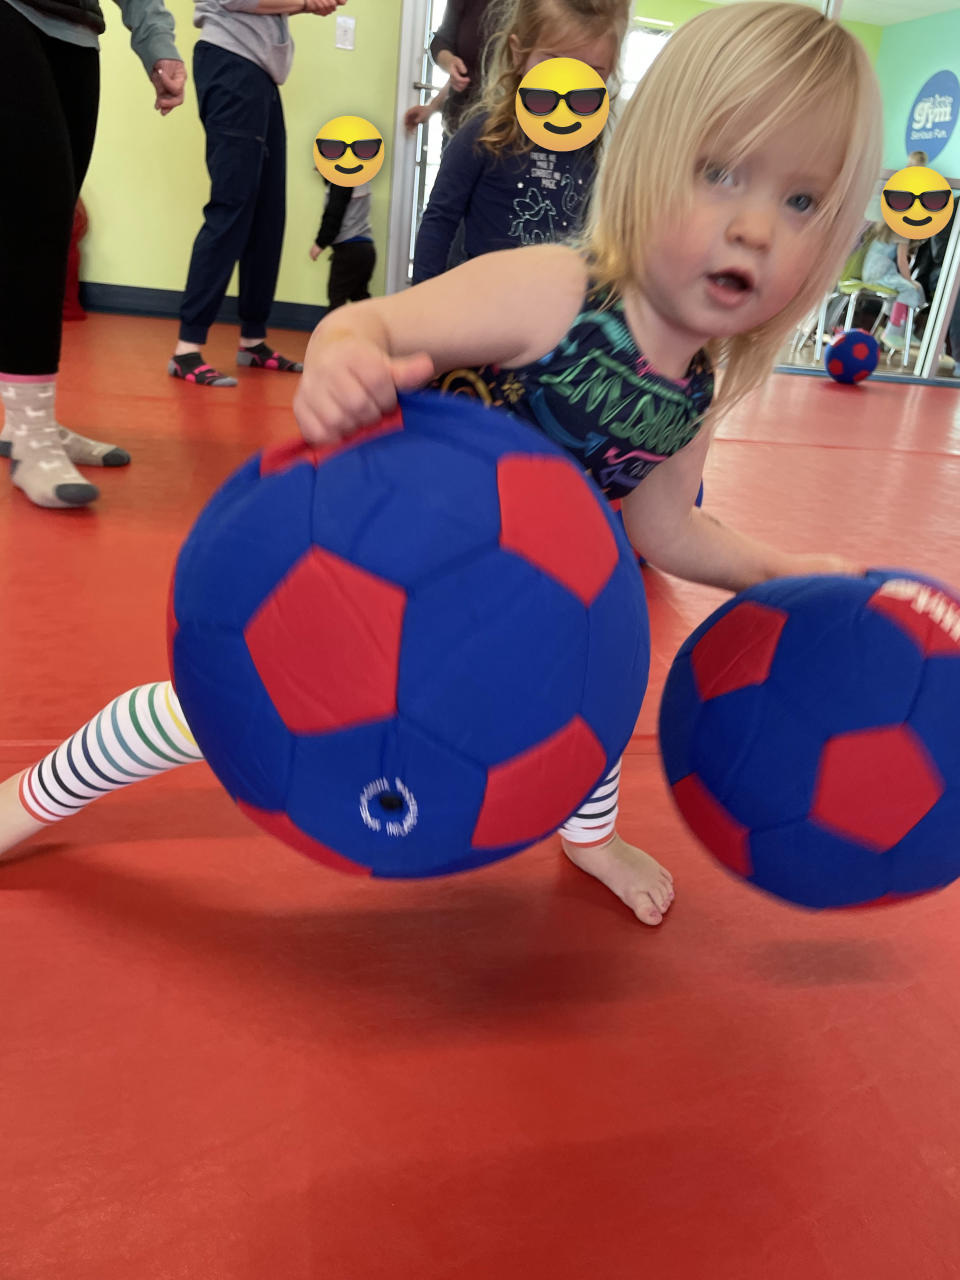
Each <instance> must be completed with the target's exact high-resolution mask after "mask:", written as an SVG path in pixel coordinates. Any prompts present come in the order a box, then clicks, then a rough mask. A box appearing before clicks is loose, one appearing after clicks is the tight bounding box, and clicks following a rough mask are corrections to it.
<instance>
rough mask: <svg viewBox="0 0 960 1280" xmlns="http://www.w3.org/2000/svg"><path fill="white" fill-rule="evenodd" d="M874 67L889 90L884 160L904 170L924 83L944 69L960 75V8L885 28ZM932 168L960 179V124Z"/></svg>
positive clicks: (885, 91)
mask: <svg viewBox="0 0 960 1280" xmlns="http://www.w3.org/2000/svg"><path fill="white" fill-rule="evenodd" d="M874 65H875V67H876V72H877V77H878V79H879V81H880V87H881V89H882V90H883V126H884V127H883V138H884V144H883V164H884V168H887V169H900V168H902V167H903V166H904V165H905V164H906V163H907V153H906V150H905V137H906V131H907V120H908V117H909V113H910V108H911V107H912V105H913V102H914V99H915V98H916V96H917V94H918V93H919V92H920V89H921V88H922V87H923V84H924V82H925V81H926V80H928V79H929V78H930V77H931V76H932V75H933V74H934V73H935V72H937V71H943V70H947V71H952V72H953V73H954V74H955V75H956V76H958V77H960V8H958V9H956V10H955V11H954V12H953V13H941V14H935V15H934V16H933V17H930V18H916V19H914V21H912V22H898V23H897V24H896V25H895V26H892V27H884V29H883V36H882V39H881V41H880V49H879V51H878V53H877V59H876V63H875V64H874ZM956 106H957V108H958V109H960V103H958V104H956ZM921 145H922V144H921ZM930 166H931V168H933V169H936V170H937V172H938V173H942V174H943V175H944V176H945V177H948V178H955V177H960V123H958V124H957V125H955V126H954V130H953V133H952V135H951V137H950V141H949V142H948V143H947V145H946V146H945V147H944V149H943V151H941V152H940V154H939V155H938V156H935V157H934V158H933V159H932V160H931V161H930Z"/></svg>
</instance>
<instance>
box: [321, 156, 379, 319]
mask: <svg viewBox="0 0 960 1280" xmlns="http://www.w3.org/2000/svg"><path fill="white" fill-rule="evenodd" d="M326 181H327V180H326V178H324V182H326ZM328 245H329V246H332V249H333V252H332V255H331V259H330V280H329V283H328V285H327V300H328V306H327V310H328V311H334V310H335V309H336V308H337V307H342V306H343V304H344V303H345V302H359V301H360V300H361V299H362V298H369V297H370V288H369V286H370V277H371V276H372V275H373V268H374V267H375V266H376V262H377V251H376V249H375V248H374V244H373V229H372V227H371V225H370V183H369V182H364V183H362V184H361V185H360V186H358V187H341V186H336V185H334V184H333V183H329V182H327V201H326V204H325V205H324V209H323V220H322V222H321V223H320V230H319V231H318V232H317V238H316V240H315V241H314V242H313V244H312V245H311V246H310V257H311V258H312V259H313V261H314V262H316V260H317V258H319V257H320V254H321V253H322V252H323V251H324V249H326V248H327V246H328Z"/></svg>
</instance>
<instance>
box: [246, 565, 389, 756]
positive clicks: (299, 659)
mask: <svg viewBox="0 0 960 1280" xmlns="http://www.w3.org/2000/svg"><path fill="white" fill-rule="evenodd" d="M406 602H407V597H406V592H405V591H404V590H403V588H402V587H398V586H396V585H395V584H394V583H392V582H384V580H383V579H382V578H378V577H377V576H376V575H375V574H372V573H368V572H367V571H366V570H365V569H359V568H357V566H356V565H353V564H350V563H349V562H348V561H346V560H342V559H341V558H340V557H339V556H335V555H332V554H331V553H330V552H329V551H323V550H321V549H320V548H319V547H311V548H310V550H309V551H308V552H307V553H306V555H304V557H303V558H302V559H301V560H299V561H298V562H297V564H296V565H294V567H293V568H292V569H291V570H290V572H289V573H288V574H287V576H286V577H285V578H284V579H283V580H282V581H281V582H280V583H279V584H278V585H277V586H276V587H275V588H274V590H273V591H272V592H271V593H270V595H269V596H268V597H267V599H266V600H265V601H264V602H263V604H262V605H261V606H260V608H259V609H258V610H257V612H256V613H255V614H254V615H253V617H252V618H251V619H250V621H249V622H248V623H247V626H246V628H245V630H244V639H245V640H246V642H247V648H248V649H249V650H250V656H251V658H252V659H253V663H254V666H255V667H256V668H257V671H258V672H259V674H260V679H261V680H262V681H263V683H264V686H265V688H266V690H267V692H268V693H269V695H270V698H271V700H272V702H273V705H274V706H275V707H276V709H277V712H278V713H279V715H280V718H281V720H283V722H284V724H285V725H286V726H287V728H288V729H290V730H291V732H293V733H327V732H330V731H331V730H333V729H344V728H347V727H348V726H351V725H358V724H365V723H367V722H369V721H371V720H382V719H385V718H386V717H387V716H391V715H393V714H394V713H395V711H396V709H397V668H398V665H399V659H400V636H401V632H402V629H403V614H404V609H405V607H406Z"/></svg>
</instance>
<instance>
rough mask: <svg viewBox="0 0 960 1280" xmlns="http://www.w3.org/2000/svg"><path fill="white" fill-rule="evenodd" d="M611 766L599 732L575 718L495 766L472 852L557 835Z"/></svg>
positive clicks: (488, 785) (484, 798)
mask: <svg viewBox="0 0 960 1280" xmlns="http://www.w3.org/2000/svg"><path fill="white" fill-rule="evenodd" d="M606 762H607V756H606V752H605V751H604V749H603V747H602V746H601V745H600V743H599V741H598V740H597V738H596V735H595V734H594V732H593V730H592V729H591V728H590V726H589V725H588V724H587V723H586V721H585V720H581V718H580V717H579V716H574V717H573V719H572V720H571V721H570V722H569V724H566V725H564V727H563V728H562V729H560V730H559V731H558V732H557V733H553V734H551V735H550V737H549V738H545V739H544V740H543V742H538V743H537V745H536V746H535V747H531V748H530V750H529V751H524V752H522V753H521V754H520V755H518V756H514V757H513V759H512V760H506V761H505V762H504V763H503V764H498V765H495V766H494V767H493V768H492V769H490V770H488V772H487V786H486V791H485V793H484V797H483V804H482V806H481V808H480V814H479V817H478V818H477V825H476V826H475V827H474V830H473V840H472V841H471V846H472V848H474V849H496V848H500V847H502V846H503V845H511V844H519V843H520V842H521V841H523V840H527V841H530V840H537V839H539V838H540V837H541V836H543V835H544V833H545V832H549V831H556V830H557V829H558V827H560V826H561V825H562V824H563V823H564V822H565V821H566V820H567V818H569V816H570V813H571V811H572V810H573V809H574V808H575V807H576V806H577V805H578V804H580V803H581V802H582V801H583V800H585V799H586V797H587V796H588V795H589V794H590V788H591V787H593V786H595V785H596V783H598V782H599V781H600V778H601V776H602V774H603V770H604V766H605V765H606Z"/></svg>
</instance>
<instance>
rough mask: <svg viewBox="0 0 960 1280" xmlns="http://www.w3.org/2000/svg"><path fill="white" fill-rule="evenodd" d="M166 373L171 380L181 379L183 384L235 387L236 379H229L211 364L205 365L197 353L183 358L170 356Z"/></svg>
mask: <svg viewBox="0 0 960 1280" xmlns="http://www.w3.org/2000/svg"><path fill="white" fill-rule="evenodd" d="M167 373H169V375H170V377H171V378H182V379H183V380H184V382H195V383H196V384H197V386H198V387H235V386H236V385H237V380H236V378H230V377H228V376H227V374H225V373H221V372H220V370H219V369H215V368H214V367H213V365H212V364H207V362H206V361H205V360H204V358H203V356H202V355H201V354H200V352H199V351H188V352H187V354H186V355H183V356H171V357H170V363H169V364H168V365H167Z"/></svg>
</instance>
